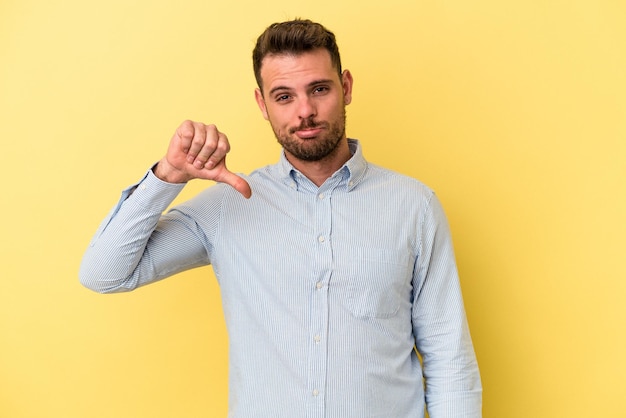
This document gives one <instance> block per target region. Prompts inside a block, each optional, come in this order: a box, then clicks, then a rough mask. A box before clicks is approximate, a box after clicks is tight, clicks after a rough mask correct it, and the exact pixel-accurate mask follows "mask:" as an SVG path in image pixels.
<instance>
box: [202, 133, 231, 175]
mask: <svg viewBox="0 0 626 418" xmlns="http://www.w3.org/2000/svg"><path fill="white" fill-rule="evenodd" d="M229 151H230V143H229V142H228V137H226V134H223V133H222V132H219V131H218V132H217V144H216V146H215V148H214V149H212V150H211V152H212V153H211V154H210V155H209V157H208V161H207V162H206V164H205V165H204V166H205V167H206V168H208V169H211V168H213V167H216V166H217V165H218V164H219V162H220V161H222V160H223V159H224V158H225V157H226V154H228V152H229Z"/></svg>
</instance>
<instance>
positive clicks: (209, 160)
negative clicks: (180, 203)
mask: <svg viewBox="0 0 626 418" xmlns="http://www.w3.org/2000/svg"><path fill="white" fill-rule="evenodd" d="M229 151H230V144H229V143H228V138H227V137H226V135H224V134H223V133H222V132H220V131H218V130H217V127H216V126H215V125H205V124H203V123H200V122H192V121H189V120H188V121H185V122H183V123H182V124H181V125H180V126H179V127H178V129H176V132H175V133H174V136H172V139H171V141H170V145H169V147H168V150H167V154H166V155H165V157H163V158H162V159H161V161H159V163H158V164H157V165H156V167H155V168H154V174H155V175H156V176H157V177H158V178H160V179H161V180H163V181H166V182H169V183H186V182H188V181H190V180H193V179H196V178H198V179H205V180H214V181H218V182H221V183H226V184H229V185H230V186H232V187H233V188H235V189H236V190H237V191H238V192H239V193H241V194H242V195H243V196H244V197H246V198H249V197H250V196H251V195H252V190H251V189H250V185H249V184H248V182H247V181H245V180H244V179H243V178H241V177H239V176H238V175H236V174H234V173H232V172H230V171H229V170H228V169H227V168H226V154H227V153H228V152H229Z"/></svg>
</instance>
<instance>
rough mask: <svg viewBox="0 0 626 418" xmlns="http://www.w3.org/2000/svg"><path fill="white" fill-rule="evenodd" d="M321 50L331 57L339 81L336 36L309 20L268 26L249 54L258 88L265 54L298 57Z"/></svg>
mask: <svg viewBox="0 0 626 418" xmlns="http://www.w3.org/2000/svg"><path fill="white" fill-rule="evenodd" d="M318 48H324V49H326V50H327V51H328V53H329V54H330V59H331V63H332V64H333V66H334V67H335V68H336V69H337V71H338V73H339V77H340V78H341V58H340V57H339V47H338V46H337V42H336V40H335V35H334V34H333V33H332V32H331V31H329V30H328V29H326V28H325V27H324V26H322V25H320V24H319V23H315V22H312V21H310V20H308V19H295V20H291V21H287V22H282V23H274V24H272V25H270V26H269V27H268V28H267V29H265V31H264V32H263V33H262V34H261V35H260V36H259V38H258V39H257V41H256V45H255V47H254V50H253V51H252V65H253V68H254V77H255V78H256V82H257V85H258V86H259V88H260V89H261V90H263V80H262V79H261V66H262V64H263V59H264V58H265V57H266V56H268V55H281V54H292V55H300V54H302V53H304V52H309V51H313V50H314V49H318Z"/></svg>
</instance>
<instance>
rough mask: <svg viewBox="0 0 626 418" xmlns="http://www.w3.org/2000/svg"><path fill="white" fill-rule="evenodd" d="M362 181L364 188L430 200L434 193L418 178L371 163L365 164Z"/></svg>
mask: <svg viewBox="0 0 626 418" xmlns="http://www.w3.org/2000/svg"><path fill="white" fill-rule="evenodd" d="M362 183H363V186H364V187H365V188H371V189H375V190H380V191H381V192H383V191H384V192H386V193H389V194H404V195H407V197H408V196H412V197H414V198H418V199H420V200H421V199H425V200H430V199H431V198H432V196H433V195H434V192H433V190H432V189H431V188H430V187H429V186H427V185H426V184H424V183H423V182H422V181H420V180H419V179H416V178H414V177H410V176H408V175H406V174H402V173H399V172H397V171H394V170H391V169H389V168H385V167H382V166H379V165H377V164H372V163H368V164H367V170H366V173H365V176H364V178H363V181H362Z"/></svg>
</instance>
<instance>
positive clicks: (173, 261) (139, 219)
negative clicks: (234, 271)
mask: <svg viewBox="0 0 626 418" xmlns="http://www.w3.org/2000/svg"><path fill="white" fill-rule="evenodd" d="M183 187H184V184H171V183H166V182H163V181H161V180H160V179H158V178H157V177H156V176H155V175H154V174H153V173H152V170H149V171H148V172H147V174H146V175H145V176H144V178H143V179H142V180H141V181H140V182H139V183H138V184H136V185H133V186H131V187H129V188H127V189H125V190H124V191H123V192H122V195H121V197H120V200H119V202H118V203H117V205H116V206H115V207H114V208H113V209H112V210H111V212H110V213H109V215H108V216H107V217H106V218H105V219H104V220H103V221H102V223H101V224H100V227H99V228H98V230H97V232H96V234H95V236H94V237H93V239H92V240H91V242H90V244H89V247H88V248H87V250H86V252H85V254H84V256H83V259H82V263H81V266H80V271H79V277H80V282H81V283H82V284H83V285H84V286H85V287H87V288H89V289H91V290H94V291H96V292H99V293H115V292H125V291H130V290H133V289H135V288H137V287H139V286H143V285H146V284H148V283H152V282H154V281H156V280H160V279H163V278H165V277H168V276H171V275H173V274H175V273H177V272H180V271H183V270H187V269H189V268H193V267H197V266H200V265H205V264H208V257H207V253H206V249H205V246H204V245H203V241H202V239H201V238H200V237H199V236H198V235H199V232H198V228H196V227H194V222H193V220H192V219H189V218H188V217H186V216H184V215H182V214H179V215H178V216H162V214H163V212H164V211H165V210H166V209H167V207H168V206H169V205H170V204H171V203H172V201H173V200H174V199H175V198H176V196H178V194H179V193H180V191H181V190H182V189H183Z"/></svg>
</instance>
